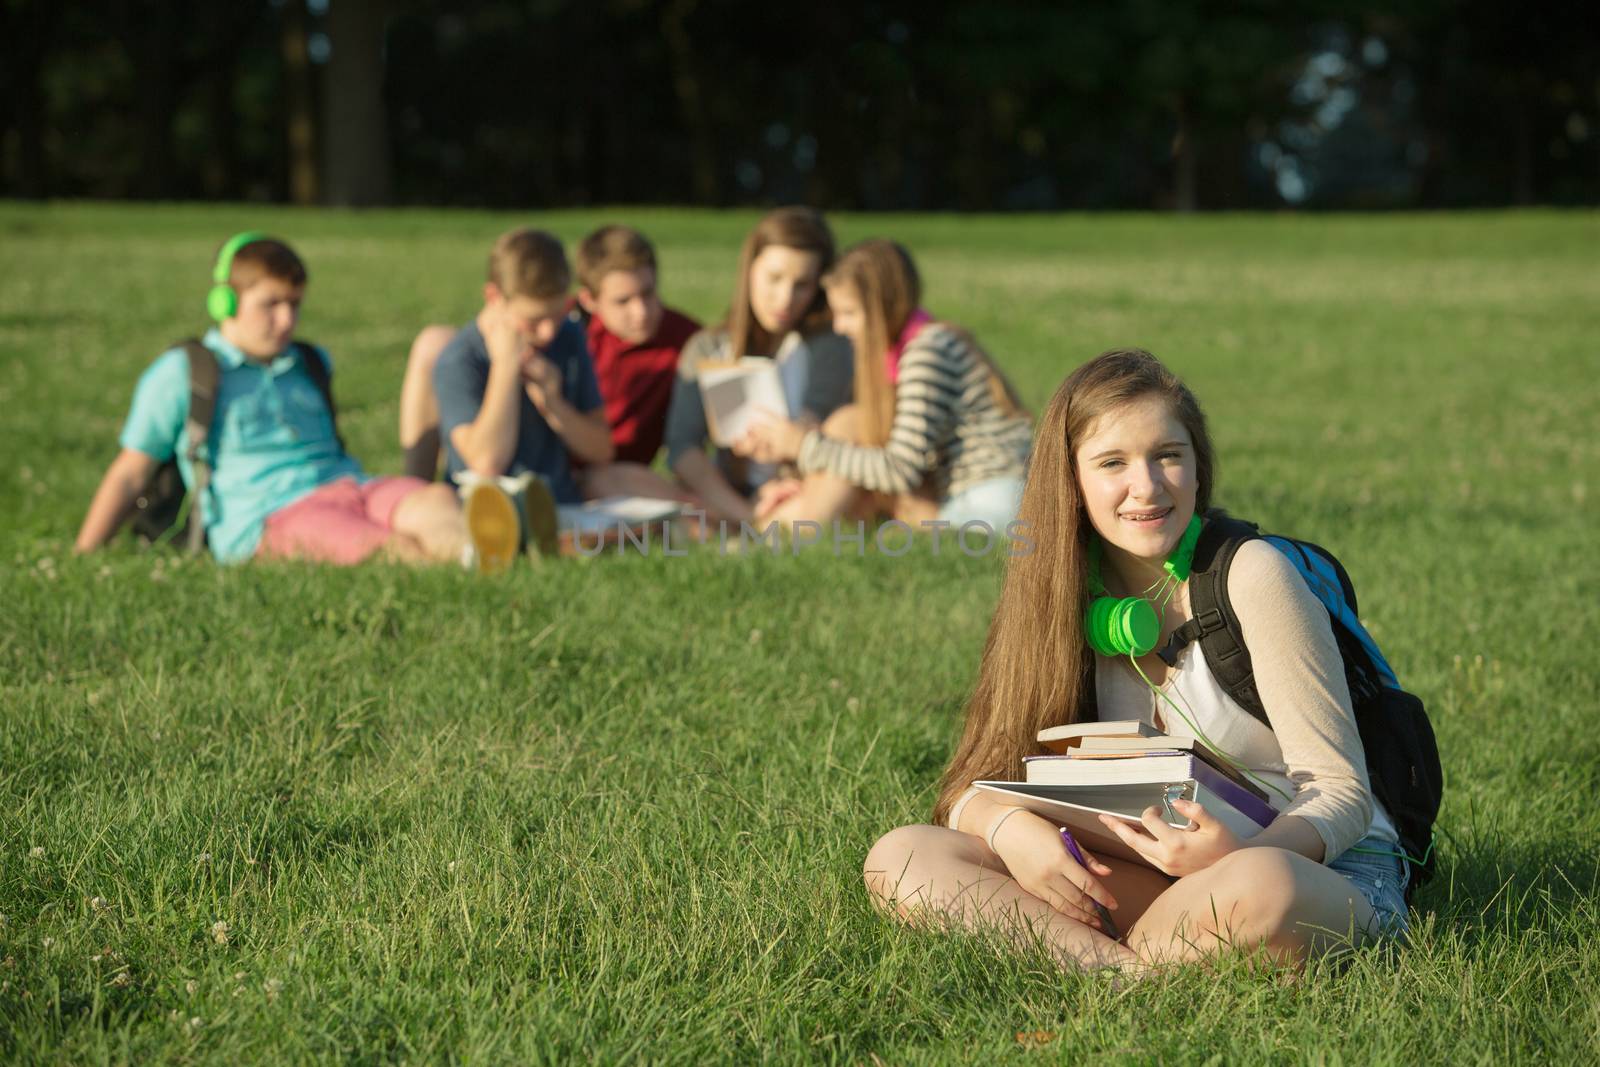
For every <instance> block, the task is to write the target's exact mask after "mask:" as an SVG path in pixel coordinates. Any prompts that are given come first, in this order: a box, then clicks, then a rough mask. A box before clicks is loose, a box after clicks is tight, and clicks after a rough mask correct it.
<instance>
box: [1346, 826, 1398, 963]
mask: <svg viewBox="0 0 1600 1067" xmlns="http://www.w3.org/2000/svg"><path fill="white" fill-rule="evenodd" d="M1358 848H1359V849H1371V850H1372V851H1370V852H1357V851H1356V849H1358ZM1379 853H1382V855H1379ZM1399 853H1400V846H1399V845H1397V844H1395V843H1394V842H1393V841H1390V840H1387V839H1386V838H1382V837H1363V838H1362V839H1361V840H1360V841H1357V842H1356V843H1355V844H1353V845H1351V846H1350V848H1348V849H1347V850H1345V852H1344V854H1343V855H1341V856H1340V857H1339V858H1338V859H1336V860H1334V861H1333V862H1332V863H1330V864H1328V869H1329V870H1334V871H1338V872H1339V873H1340V874H1342V875H1344V876H1345V878H1346V879H1348V880H1349V882H1350V884H1351V885H1353V886H1355V887H1356V888H1357V889H1359V890H1360V891H1361V895H1362V896H1364V897H1366V898H1367V903H1368V904H1371V905H1372V910H1373V911H1374V912H1376V913H1377V915H1378V926H1379V930H1378V935H1379V936H1380V937H1397V938H1404V937H1405V935H1406V930H1407V929H1408V927H1409V923H1408V922H1407V920H1406V879H1407V878H1408V876H1409V874H1410V870H1409V868H1408V867H1407V861H1406V859H1405V858H1404V857H1402V856H1401V855H1400V854H1399Z"/></svg>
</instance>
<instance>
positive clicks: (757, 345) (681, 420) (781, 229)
mask: <svg viewBox="0 0 1600 1067" xmlns="http://www.w3.org/2000/svg"><path fill="white" fill-rule="evenodd" d="M833 249H834V245H833V231H831V230H830V229H828V224H827V223H826V222H825V221H823V218H822V216H821V215H820V214H818V213H817V212H816V211H813V210H812V209H811V208H808V207H782V208H778V209H777V210H776V211H773V212H771V213H769V214H768V215H766V216H765V217H764V218H762V220H761V221H760V222H758V223H756V226H755V229H753V230H751V231H750V233H749V235H748V236H746V237H745V239H744V246H743V247H742V248H741V249H740V251H739V274H738V278H737V280H736V281H735V282H734V288H733V301H732V302H731V303H730V304H729V306H728V314H727V317H725V318H724V319H723V320H722V322H721V324H720V325H718V326H715V327H713V328H711V329H706V330H701V331H700V332H699V333H697V334H695V335H694V336H693V337H691V338H689V341H688V343H687V344H685V345H684V346H683V354H682V356H680V357H679V360H678V379H677V382H676V383H675V384H674V386H673V392H672V404H671V406H670V407H669V408H668V409H667V429H666V437H665V442H664V443H665V444H666V446H667V463H668V465H669V466H671V468H672V472H673V473H674V474H676V475H677V476H678V479H679V481H681V482H682V483H683V484H684V486H685V487H687V488H688V490H689V491H690V492H692V493H694V494H695V495H696V496H698V497H699V498H700V500H701V501H702V502H703V503H704V505H705V510H706V512H707V514H708V515H709V516H710V517H711V518H712V519H726V520H728V521H730V522H739V521H742V520H747V519H751V518H753V517H754V514H755V512H754V508H753V507H752V503H751V497H752V494H754V493H755V492H756V490H758V489H759V488H760V487H761V486H762V485H763V484H765V483H766V482H767V481H768V480H769V479H771V478H772V477H773V475H774V474H775V473H776V472H775V470H774V469H773V468H771V467H769V466H765V465H763V464H758V463H751V462H748V461H747V460H746V459H745V458H743V457H741V456H736V455H734V454H733V453H732V452H730V451H728V450H727V449H720V448H719V449H717V451H716V453H715V455H714V456H713V455H707V453H706V441H707V439H708V437H709V428H708V424H707V422H706V412H705V405H704V403H703V401H702V399H701V396H700V382H699V374H700V368H701V365H702V364H703V363H705V362H707V361H716V362H723V361H728V360H737V359H739V358H741V357H743V356H764V357H768V358H770V359H773V360H775V361H776V362H777V363H778V367H779V374H780V377H781V378H782V379H783V383H784V390H785V392H786V393H788V394H789V398H790V404H791V406H792V407H793V408H794V409H796V410H797V411H799V413H800V414H799V420H800V421H801V422H802V423H804V424H806V425H815V424H816V423H818V422H820V421H821V420H822V419H825V418H827V417H828V416H829V415H831V414H833V412H834V410H835V409H836V408H838V407H839V406H840V405H841V404H844V403H846V402H847V401H848V400H849V399H850V362H851V360H850V344H849V342H848V341H846V340H845V339H844V338H842V337H840V336H839V335H837V334H835V333H834V332H833V331H832V328H831V327H830V325H829V319H828V302H827V300H826V299H825V298H824V297H823V294H822V287H821V285H820V284H819V282H820V279H821V277H822V272H823V271H825V270H827V269H828V267H829V266H831V265H832V263H833Z"/></svg>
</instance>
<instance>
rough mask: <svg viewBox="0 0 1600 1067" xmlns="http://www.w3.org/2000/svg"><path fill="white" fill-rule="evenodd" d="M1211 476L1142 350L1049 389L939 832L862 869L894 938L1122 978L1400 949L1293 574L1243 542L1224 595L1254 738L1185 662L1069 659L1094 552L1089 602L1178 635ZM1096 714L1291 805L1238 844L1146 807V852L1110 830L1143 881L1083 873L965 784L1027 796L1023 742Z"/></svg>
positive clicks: (1372, 838) (1319, 615) (1331, 660)
mask: <svg viewBox="0 0 1600 1067" xmlns="http://www.w3.org/2000/svg"><path fill="white" fill-rule="evenodd" d="M1212 470H1213V467H1212V449H1211V439H1210V437H1209V436H1208V435H1207V433H1206V425H1205V419H1204V416H1203V415H1202V414H1201V412H1200V408H1199V406H1198V404H1197V403H1196V402H1195V399H1194V396H1193V395H1192V394H1191V393H1190V392H1189V390H1188V389H1186V388H1185V387H1184V386H1183V384H1182V383H1181V382H1180V381H1179V380H1178V379H1177V378H1176V377H1174V376H1173V375H1172V374H1171V372H1169V371H1168V370H1167V369H1166V368H1165V367H1163V366H1162V365H1161V364H1160V363H1159V362H1157V360H1156V359H1155V357H1153V356H1151V355H1150V354H1149V353H1147V352H1141V351H1137V350H1128V351H1117V352H1108V353H1106V354H1104V355H1102V356H1100V357H1098V358H1096V359H1094V360H1091V361H1090V362H1089V363H1087V364H1085V365H1084V366H1082V367H1080V368H1079V369H1078V370H1077V371H1075V372H1074V373H1073V374H1072V376H1071V377H1069V378H1068V379H1067V380H1066V382H1065V383H1064V384H1063V385H1062V386H1061V388H1060V389H1058V390H1057V391H1056V395H1055V397H1054V398H1053V399H1052V400H1051V401H1050V406H1049V407H1048V408H1047V409H1046V411H1045V413H1044V417H1043V419H1042V420H1041V422H1040V425H1039V433H1038V439H1037V450H1036V452H1035V453H1034V459H1033V468H1032V471H1031V472H1030V474H1029V477H1028V484H1027V488H1026V490H1025V492H1024V494H1023V498H1022V509H1021V521H1023V522H1025V523H1027V524H1028V528H1029V536H1030V537H1031V539H1032V540H1033V542H1034V543H1035V545H1036V546H1037V548H1036V550H1035V551H1033V552H1032V553H1029V554H1027V555H1019V556H1015V557H1013V558H1011V559H1010V560H1009V562H1008V570H1007V573H1006V578H1005V585H1004V587H1003V590H1002V593H1001V597H1000V602H999V605H998V607H997V608H996V611H995V615H994V621H993V623H992V624H991V626H990V630H989V639H988V643H987V645H986V647H985V649H984V654H983V664H982V667H981V669H980V674H979V679H978V685H977V688H976V690H975V691H974V693H973V695H972V698H971V700H970V701H969V702H968V705H967V718H966V726H965V729H964V730H963V732H962V737H961V741H960V743H959V745H958V746H957V749H956V753H955V757H954V759H952V760H951V763H950V766H949V768H948V769H947V770H946V771H945V775H944V780H943V783H942V785H941V788H940V793H939V799H938V802H937V804H936V805H935V808H934V819H935V821H936V822H937V823H938V824H939V825H937V826H904V827H901V828H899V829H897V830H894V831H891V832H890V833H888V834H886V835H885V836H884V837H883V838H881V839H880V840H879V841H878V842H877V844H875V845H874V846H873V847H872V850H871V852H870V854H869V855H868V856H867V861H866V880H867V885H868V887H869V889H870V891H871V893H872V895H873V897H874V898H875V899H876V900H877V901H878V902H879V903H881V904H882V905H884V906H886V907H889V908H892V909H894V910H896V911H897V912H898V913H899V914H900V915H902V916H905V917H908V918H909V917H912V916H916V915H928V914H931V915H933V916H936V917H940V918H943V919H947V920H951V921H954V922H958V923H962V924H965V925H968V926H983V927H988V928H1000V929H1002V930H1004V931H1006V932H1007V933H1009V934H1011V935H1012V936H1014V937H1015V938H1016V939H1017V940H1019V941H1026V940H1027V939H1029V938H1031V937H1035V936H1036V937H1039V938H1041V939H1042V941H1043V943H1044V945H1045V946H1046V947H1047V948H1048V949H1049V950H1050V951H1052V952H1053V953H1054V954H1055V955H1056V956H1057V958H1058V959H1060V960H1061V961H1062V962H1063V963H1064V964H1074V965H1081V966H1095V965H1102V966H1103V965H1110V966H1117V967H1122V968H1126V969H1130V970H1136V969H1140V968H1143V967H1147V966H1150V965H1156V964H1161V963H1166V962H1176V961H1184V960H1194V959H1199V958H1204V957H1207V956H1210V955H1214V954H1217V953H1219V952H1223V951H1226V950H1228V949H1229V948H1230V947H1236V948H1238V949H1241V950H1244V951H1259V952H1264V953H1265V954H1266V955H1267V956H1268V957H1269V958H1271V959H1273V960H1275V961H1277V962H1285V963H1291V964H1294V963H1299V962H1301V961H1303V960H1304V959H1306V958H1307V957H1309V956H1313V955H1317V954H1321V953H1327V952H1332V951H1337V950H1339V949H1342V948H1345V947H1348V946H1350V945H1352V944H1360V943H1362V942H1365V941H1370V940H1373V939H1376V938H1381V937H1385V936H1390V935H1393V934H1396V933H1398V932H1403V930H1404V928H1405V909H1406V905H1405V898H1404V896H1403V890H1404V887H1405V885H1406V879H1407V872H1406V868H1405V866H1404V861H1403V860H1402V859H1401V858H1400V857H1399V855H1397V848H1398V846H1397V845H1396V843H1395V842H1396V834H1395V829H1394V823H1393V822H1392V821H1391V819H1390V817H1389V814H1388V813H1387V812H1386V811H1385V810H1384V809H1383V806H1382V805H1381V804H1379V803H1378V802H1377V801H1376V800H1375V799H1374V797H1373V795H1372V791H1371V788H1370V785H1369V782H1368V777H1367V767H1366V761H1365V758H1364V755H1363V749H1362V743H1361V738H1360V737H1359V735H1358V734H1357V731H1356V724H1355V718H1354V715H1353V713H1352V710H1351V700H1350V694H1349V689H1348V687H1347V685H1346V682H1345V674H1344V670H1343V660H1342V658H1341V656H1340V651H1339V647H1338V645H1337V644H1336V643H1335V638H1334V635H1333V631H1332V627H1331V625H1330V623H1329V618H1328V612H1327V611H1326V609H1325V608H1324V607H1323V605H1322V603H1321V602H1320V601H1319V600H1317V598H1316V597H1315V595H1314V594H1313V593H1312V592H1311V591H1310V589H1309V588H1307V586H1306V584H1305V582H1304V581H1303V580H1302V579H1301V576H1300V574H1299V572H1297V571H1296V570H1295V569H1294V567H1293V565H1292V564H1290V563H1289V562H1288V560H1287V559H1286V557H1284V556H1283V555H1282V554H1280V553H1279V552H1278V551H1277V550H1276V549H1274V548H1273V547H1272V546H1271V545H1270V544H1268V543H1267V542H1265V541H1261V540H1253V541H1247V542H1245V543H1244V544H1242V545H1241V546H1240V548H1239V550H1238V553H1237V555H1236V556H1235V557H1234V560H1233V564H1232V569H1231V571H1230V572H1229V575H1228V590H1227V591H1228V595H1229V597H1230V598H1231V599H1232V602H1233V606H1234V609H1235V611H1236V612H1237V615H1238V618H1239V622H1240V624H1241V626H1242V629H1243V633H1244V636H1245V638H1246V643H1247V647H1248V648H1249V651H1250V653H1251V657H1252V661H1253V664H1254V669H1255V682H1256V686H1257V689H1258V691H1259V694H1260V698H1261V702H1262V704H1263V706H1264V708H1265V710H1266V713H1267V717H1268V719H1269V720H1270V722H1271V729H1268V728H1267V727H1266V726H1264V725H1263V724H1261V723H1260V722H1259V721H1257V720H1256V719H1254V718H1253V717H1251V715H1250V714H1249V713H1248V712H1246V711H1245V710H1244V709H1242V708H1241V707H1240V706H1239V705H1238V704H1236V703H1235V702H1234V701H1233V700H1232V698H1230V697H1229V696H1228V695H1227V694H1226V693H1225V692H1223V691H1222V689H1221V687H1220V686H1219V684H1218V683H1217V681H1216V680H1215V678H1214V677H1213V676H1212V674H1211V671H1210V669H1209V668H1208V666H1207V665H1206V662H1205V659H1204V657H1203V655H1201V654H1200V648H1199V646H1198V644H1196V643H1191V644H1189V645H1187V646H1186V647H1185V648H1184V650H1183V651H1182V652H1181V653H1180V654H1179V655H1178V657H1177V659H1176V662H1175V665H1174V666H1173V667H1171V668H1168V666H1167V664H1166V663H1165V662H1163V661H1162V660H1161V659H1160V658H1159V656H1158V655H1156V654H1155V653H1150V654H1146V655H1144V656H1142V657H1139V658H1138V659H1137V660H1134V659H1131V658H1130V656H1121V657H1116V658H1112V657H1107V656H1102V655H1099V654H1098V653H1096V652H1094V651H1092V650H1091V648H1090V647H1089V645H1088V643H1087V642H1086V640H1085V636H1084V634H1085V631H1084V623H1083V616H1084V611H1085V606H1086V604H1087V602H1088V599H1089V595H1090V589H1089V577H1088V576H1089V569H1090V566H1091V564H1090V560H1091V558H1092V557H1091V551H1090V550H1091V545H1092V543H1093V542H1096V541H1097V542H1098V544H1099V546H1100V548H1099V551H1100V556H1101V560H1100V564H1099V568H1100V579H1101V581H1102V582H1103V585H1104V587H1105V591H1106V592H1108V593H1109V594H1111V595H1114V596H1122V597H1127V596H1146V597H1150V590H1151V589H1153V588H1162V587H1163V583H1166V585H1165V589H1166V590H1168V591H1171V592H1172V595H1171V596H1170V599H1169V598H1167V597H1166V596H1159V597H1154V598H1152V599H1154V600H1155V605H1154V606H1155V607H1156V608H1157V613H1158V617H1159V619H1160V638H1159V640H1157V641H1156V643H1155V647H1156V648H1161V647H1162V645H1163V644H1164V643H1165V641H1166V639H1167V638H1168V637H1169V636H1170V635H1171V634H1172V632H1173V630H1175V629H1177V628H1178V626H1180V625H1181V624H1182V623H1183V622H1184V621H1186V620H1187V619H1188V618H1189V617H1190V614H1191V612H1190V606H1189V605H1190V602H1189V595H1188V593H1189V590H1188V582H1187V580H1185V581H1182V582H1180V583H1177V584H1176V585H1173V584H1172V583H1171V582H1170V581H1168V579H1167V577H1166V575H1165V573H1164V571H1163V564H1164V563H1165V562H1166V561H1167V560H1168V559H1169V557H1172V556H1173V555H1174V552H1175V550H1176V549H1177V547H1178V545H1179V542H1180V540H1181V539H1182V538H1183V535H1184V533H1185V530H1186V529H1187V528H1188V526H1189V522H1190V519H1191V518H1192V517H1193V516H1195V515H1204V514H1205V510H1206V508H1207V506H1208V505H1209V503H1210V500H1211V491H1212ZM1182 573H1184V574H1186V573H1187V570H1186V569H1185V570H1183V571H1182ZM1141 672H1142V675H1143V676H1148V679H1149V682H1150V683H1154V685H1155V686H1159V687H1161V693H1159V694H1158V693H1157V692H1155V691H1154V690H1153V689H1152V687H1151V685H1150V684H1148V683H1147V682H1146V681H1145V679H1144V677H1143V676H1141ZM1169 701H1170V702H1171V703H1169ZM1175 707H1176V708H1178V709H1182V711H1183V714H1182V715H1180V714H1179V712H1178V711H1175V710H1174V708H1175ZM1096 712H1098V714H1096ZM1169 716H1171V717H1170V718H1169ZM1185 716H1187V719H1189V720H1193V721H1192V722H1190V721H1186V719H1185ZM1097 717H1098V718H1099V719H1101V720H1117V719H1142V720H1144V721H1146V722H1151V723H1153V724H1155V725H1156V726H1157V727H1158V728H1160V729H1162V730H1164V731H1165V732H1167V733H1170V734H1173V735H1175V736H1185V737H1196V736H1199V734H1197V728H1198V731H1203V737H1202V740H1205V741H1206V743H1207V744H1208V745H1209V746H1210V747H1212V748H1213V749H1214V750H1217V751H1221V752H1224V753H1226V754H1228V755H1230V756H1231V757H1232V758H1233V759H1234V760H1236V761H1237V762H1238V763H1239V764H1241V765H1242V766H1243V767H1245V768H1246V769H1247V770H1248V771H1249V772H1250V773H1251V774H1252V775H1254V776H1256V777H1257V778H1259V779H1261V780H1262V781H1264V782H1266V783H1267V784H1269V785H1271V786H1272V787H1273V788H1274V789H1276V790H1279V791H1281V792H1282V793H1283V794H1284V796H1285V797H1287V798H1288V799H1287V802H1286V803H1285V802H1281V801H1280V802H1279V805H1278V806H1279V807H1280V809H1281V814H1279V815H1278V817H1277V818H1276V819H1275V820H1274V821H1273V822H1272V824H1271V825H1269V826H1268V827H1266V828H1265V829H1263V830H1262V831H1261V832H1260V834H1258V835H1257V836H1255V837H1253V838H1250V839H1249V840H1245V841H1241V840H1240V839H1239V838H1237V837H1235V836H1234V835H1233V834H1232V833H1231V832H1230V831H1229V830H1227V829H1226V828H1225V827H1223V826H1222V825H1221V824H1220V823H1218V822H1217V821H1215V820H1214V819H1212V818H1210V817H1209V816H1208V815H1207V813H1206V812H1205V810H1204V809H1203V808H1202V807H1200V806H1198V805H1195V804H1192V803H1189V802H1187V801H1176V802H1174V807H1175V808H1176V809H1177V812H1178V814H1180V815H1182V816H1184V817H1186V818H1188V819H1189V820H1191V821H1192V822H1193V823H1194V824H1195V825H1194V828H1193V829H1190V830H1179V829H1175V828H1173V827H1171V826H1169V825H1168V824H1167V823H1165V822H1164V821H1162V820H1161V819H1160V817H1159V812H1158V809H1155V808H1151V809H1149V810H1148V811H1146V812H1145V817H1144V819H1143V826H1144V831H1143V832H1140V831H1135V830H1132V829H1129V828H1127V827H1126V826H1122V825H1121V824H1112V823H1108V831H1111V832H1115V833H1116V834H1117V836H1118V837H1119V838H1121V840H1122V841H1123V842H1124V843H1125V844H1127V845H1128V846H1129V847H1130V848H1132V849H1133V850H1135V851H1137V852H1138V853H1139V854H1140V855H1142V856H1144V857H1145V858H1146V859H1147V860H1148V861H1149V863H1150V864H1151V866H1149V867H1146V866H1140V865H1137V864H1133V863H1129V862H1125V861H1123V860H1119V859H1108V860H1105V861H1103V862H1102V861H1100V860H1097V859H1095V858H1094V857H1093V856H1092V855H1087V854H1086V855H1085V859H1086V861H1087V866H1086V867H1085V866H1080V865H1079V864H1078V863H1075V862H1074V861H1073V859H1072V858H1071V856H1070V855H1069V854H1068V852H1067V850H1066V849H1065V848H1064V847H1063V842H1062V839H1061V838H1060V837H1059V836H1058V832H1057V828H1056V827H1055V825H1053V824H1052V823H1050V822H1049V821H1047V820H1045V819H1043V818H1040V817H1039V816H1036V815H1034V814H1032V813H1030V812H1028V811H1026V810H1023V809H1020V808H1015V807H1012V806H1010V805H1008V804H1007V803H1006V802H1005V801H1004V800H1001V799H996V798H995V795H994V794H990V793H984V792H980V791H978V790H976V789H974V788H971V787H970V785H971V783H972V782H973V781H975V780H982V779H1011V780H1016V779H1019V778H1021V777H1022V771H1023V762H1022V761H1023V757H1024V756H1027V755H1030V754H1033V753H1035V752H1040V751H1043V750H1042V748H1041V747H1040V746H1038V745H1036V744H1035V743H1034V737H1035V735H1036V734H1037V732H1038V731H1039V730H1041V729H1043V728H1045V727H1049V726H1054V725H1057V724H1061V723H1070V722H1075V721H1079V720H1081V719H1094V718H1097ZM1102 821H1106V820H1104V819H1103V820H1102ZM1096 903H1098V904H1100V905H1103V906H1105V907H1106V908H1109V909H1111V911H1110V914H1111V915H1112V916H1113V920H1114V925H1115V926H1116V927H1117V928H1120V931H1121V935H1122V936H1121V937H1120V938H1118V939H1115V940H1114V939H1113V938H1112V937H1108V936H1107V934H1106V930H1107V927H1106V925H1105V924H1104V923H1103V922H1102V921H1101V920H1100V919H1098V918H1097V917H1096V911H1095V908H1094V905H1095V904H1096ZM1029 930H1031V933H1030V932H1029Z"/></svg>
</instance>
